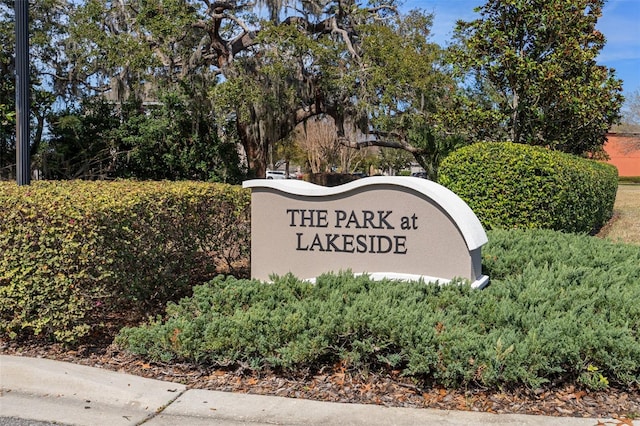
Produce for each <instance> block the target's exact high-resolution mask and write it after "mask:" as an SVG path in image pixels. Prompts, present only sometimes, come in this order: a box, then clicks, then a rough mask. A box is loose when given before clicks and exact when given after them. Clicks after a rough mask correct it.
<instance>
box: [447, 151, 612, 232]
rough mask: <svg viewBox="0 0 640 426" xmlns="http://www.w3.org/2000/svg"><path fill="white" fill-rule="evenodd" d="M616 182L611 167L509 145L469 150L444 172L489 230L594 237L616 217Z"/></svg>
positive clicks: (450, 159) (457, 153) (451, 157)
mask: <svg viewBox="0 0 640 426" xmlns="http://www.w3.org/2000/svg"><path fill="white" fill-rule="evenodd" d="M617 179H618V174H617V169H616V168H615V167H614V166H612V165H609V164H605V163H599V162H597V161H594V160H589V159H585V158H579V157H576V156H572V155H569V154H565V153H562V152H558V151H550V150H547V149H545V148H541V147H534V146H530V145H522V144H514V143H510V142H500V143H496V142H483V143H476V144H473V145H469V146H466V147H464V148H461V149H459V150H457V151H455V152H454V153H452V154H451V155H449V156H448V157H447V158H445V159H444V160H443V162H442V164H441V165H440V169H439V182H440V183H441V184H442V185H444V186H446V187H447V188H449V189H451V190H452V191H453V192H455V193H456V194H458V195H459V196H460V197H461V198H462V199H463V200H465V201H466V202H467V204H469V206H470V207H471V209H473V211H474V212H475V213H476V215H477V216H478V218H479V219H480V221H481V222H482V224H483V225H484V226H485V227H486V228H487V229H492V228H548V229H554V230H559V231H566V232H577V233H580V232H584V233H594V232H596V231H597V230H598V229H600V228H601V227H602V226H603V225H604V224H605V223H606V222H607V220H609V219H610V218H611V216H612V214H613V203H614V201H615V197H616V191H617V185H618V180H617Z"/></svg>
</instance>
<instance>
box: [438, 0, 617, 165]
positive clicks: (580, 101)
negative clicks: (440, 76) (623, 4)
mask: <svg viewBox="0 0 640 426" xmlns="http://www.w3.org/2000/svg"><path fill="white" fill-rule="evenodd" d="M604 1H605V0H550V1H538V0H508V1H503V0H487V1H486V3H485V4H484V5H483V6H481V7H479V8H478V9H477V11H478V12H479V13H480V17H479V18H478V19H476V20H473V21H470V22H462V21H461V22H458V24H457V27H456V38H457V39H458V43H457V44H454V45H453V46H452V47H451V49H450V51H449V53H450V58H449V60H450V62H451V64H452V66H453V67H454V68H455V69H456V70H457V72H458V73H459V75H460V77H461V79H462V81H463V82H474V81H475V83H476V84H477V86H476V88H478V89H479V90H480V93H481V94H482V96H480V97H475V98H467V100H466V101H460V103H461V105H460V106H461V107H463V108H464V109H465V110H466V113H463V114H462V115H461V116H460V117H459V118H460V119H461V120H462V121H463V122H464V120H465V119H466V118H468V119H469V122H470V127H478V126H479V127H480V128H481V129H486V131H483V130H478V129H475V131H472V132H470V133H471V134H474V133H476V134H477V133H481V134H484V135H485V136H488V137H491V131H492V130H493V138H492V139H489V140H504V139H508V140H510V141H512V142H516V143H526V144H530V145H542V146H547V147H551V148H553V149H557V150H560V151H563V152H568V153H572V154H577V155H583V154H587V153H591V154H601V153H602V145H603V144H604V142H605V136H606V133H607V131H608V129H609V128H610V127H611V125H612V124H614V123H615V122H616V121H617V120H618V119H619V111H620V107H621V104H622V101H623V97H622V95H621V91H622V82H621V80H619V79H617V78H616V77H615V74H614V70H613V69H609V68H607V67H604V66H600V65H597V63H596V59H597V57H598V55H599V54H600V52H601V50H602V48H603V47H604V45H605V37H604V35H603V34H602V33H601V32H599V31H598V30H597V29H596V24H597V22H598V18H599V17H600V16H601V13H602V6H603V4H604ZM476 93H477V92H476ZM496 125H497V129H499V130H497V129H496ZM485 140H487V139H485Z"/></svg>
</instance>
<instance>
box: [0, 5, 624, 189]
mask: <svg viewBox="0 0 640 426" xmlns="http://www.w3.org/2000/svg"><path fill="white" fill-rule="evenodd" d="M603 2H604V0H545V1H543V0H501V1H498V0H488V1H487V2H486V3H485V5H483V6H482V7H480V8H479V9H478V12H479V18H478V19H476V20H473V21H471V22H459V23H458V26H457V30H456V41H457V43H456V44H454V45H453V46H452V47H451V48H450V49H448V50H447V51H445V50H443V49H442V48H441V47H440V46H438V45H437V44H435V43H433V42H432V41H431V40H430V31H431V26H432V19H433V16H432V15H431V14H429V13H426V12H424V11H421V10H412V11H407V12H401V10H400V6H401V5H400V3H398V0H370V1H368V2H365V1H362V2H357V1H355V0H287V1H284V0H261V1H258V2H247V1H243V0H224V1H212V0H85V1H82V2H78V1H71V0H43V1H42V2H38V3H37V4H36V5H34V6H33V7H32V8H31V10H30V13H31V15H32V19H31V27H32V28H31V37H32V52H31V54H32V59H33V60H32V75H33V78H32V82H33V91H32V112H33V114H32V121H33V123H34V126H33V129H34V131H33V136H34V137H33V141H34V143H33V147H32V151H33V152H34V153H35V152H39V153H40V154H39V158H38V160H37V167H39V168H46V167H48V171H49V175H48V177H85V178H95V177H96V176H103V175H104V173H107V175H108V176H109V177H118V176H135V177H141V178H168V179H209V180H221V181H233V182H236V181H239V180H240V179H241V176H242V175H243V174H244V175H248V176H257V177H263V176H264V175H265V171H266V168H267V166H268V165H269V164H270V163H271V162H272V158H273V154H274V153H279V152H285V154H283V155H285V156H286V157H287V158H289V157H291V155H292V154H291V153H292V152H293V151H292V150H291V149H289V148H287V149H285V148H284V147H285V146H287V144H289V143H290V142H291V141H293V140H295V134H296V131H297V132H298V134H300V128H301V127H302V129H305V128H306V127H305V126H307V125H308V124H312V123H317V122H322V123H331V126H330V128H329V129H328V131H329V133H330V134H329V135H328V137H329V138H330V139H332V140H333V142H334V143H335V144H340V145H341V146H343V147H346V148H349V149H361V148H365V147H371V146H375V147H382V148H394V149H400V150H402V151H405V152H407V153H409V154H410V155H411V156H412V159H413V160H414V161H416V162H418V163H419V164H420V165H422V167H424V168H425V170H427V173H428V175H429V176H430V177H431V178H435V177H436V176H437V165H438V164H439V162H440V160H441V159H442V158H443V157H444V156H445V155H447V154H448V153H449V152H450V151H452V150H453V149H455V148H457V147H459V146H461V145H463V144H467V143H471V142H475V141H479V140H505V139H508V140H513V141H516V142H522V143H529V144H534V145H544V146H548V147H551V148H554V149H560V150H563V151H567V152H571V153H576V154H586V153H597V152H598V150H599V149H600V148H601V146H602V144H603V143H604V134H605V133H606V131H607V129H608V128H609V127H610V126H611V124H612V123H614V122H615V121H616V120H617V119H618V114H619V109H620V104H621V102H622V97H621V94H620V90H621V83H620V81H619V80H618V79H616V78H615V75H614V72H613V70H610V69H608V68H606V67H602V66H599V65H598V64H597V63H596V58H597V55H598V53H599V52H600V50H601V49H602V47H603V46H604V42H605V40H604V37H603V35H602V34H601V33H599V32H598V31H597V29H596V28H595V25H596V23H597V19H598V17H599V16H600V13H601V9H602V4H603ZM11 9H12V2H11V1H10V0H0V40H2V41H3V43H2V50H0V52H1V53H2V55H1V56H0V67H1V68H2V70H3V74H2V79H1V80H0V113H1V114H2V120H0V138H1V140H0V168H1V167H3V166H5V165H6V164H7V163H8V164H11V162H10V160H9V159H11V158H12V156H13V155H14V151H12V149H13V144H14V140H13V138H14V136H15V135H14V129H13V125H14V123H13V115H12V113H11V111H12V110H13V108H14V106H13V102H14V101H13V90H14V89H13V84H14V82H13V77H12V73H13V45H14V40H13V34H12V28H13V21H12V19H13V16H12V10H11ZM47 121H48V123H49V128H48V129H45V123H46V122H47ZM296 129H298V130H296ZM325 130H327V129H325ZM43 134H45V135H46V136H45V139H46V140H45V141H44V142H43V140H42V139H43ZM302 134H303V135H306V134H309V132H307V131H306V130H305V131H303V132H302ZM238 147H241V148H240V149H239V148H238ZM238 157H240V158H241V160H239V158H238ZM301 157H302V156H301ZM314 161H315V160H314ZM341 162H344V163H345V164H347V163H350V162H349V161H342V160H341Z"/></svg>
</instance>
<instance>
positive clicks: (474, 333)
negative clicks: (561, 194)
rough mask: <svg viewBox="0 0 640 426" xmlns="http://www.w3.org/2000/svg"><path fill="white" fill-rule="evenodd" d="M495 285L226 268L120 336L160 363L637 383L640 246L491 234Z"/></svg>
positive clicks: (471, 381) (502, 381)
mask: <svg viewBox="0 0 640 426" xmlns="http://www.w3.org/2000/svg"><path fill="white" fill-rule="evenodd" d="M488 235H489V243H488V244H487V246H485V248H484V249H483V262H484V267H485V270H486V272H488V273H489V275H490V276H491V280H492V281H491V285H490V286H488V287H487V288H485V289H484V290H481V291H479V290H473V289H471V288H470V286H469V285H468V284H466V283H465V282H462V281H458V282H454V283H453V284H451V285H446V286H440V285H438V284H433V283H431V284H424V283H409V282H390V281H372V280H370V279H369V278H367V277H366V276H357V277H356V276H353V275H351V274H349V273H341V274H337V275H335V274H330V275H323V276H321V277H319V278H318V279H317V282H316V284H310V283H307V282H302V281H300V280H298V279H296V278H294V277H292V276H284V277H276V278H275V279H274V281H273V283H271V284H265V283H262V282H259V281H255V280H254V281H250V280H238V279H235V278H229V277H228V278H224V277H218V278H216V279H214V280H213V281H211V282H209V283H207V284H205V285H201V286H197V287H196V288H195V289H194V295H193V297H190V298H185V299H183V300H181V301H180V302H179V303H170V304H169V305H168V307H167V312H166V316H165V317H162V318H156V319H155V320H153V321H151V322H149V323H148V324H146V325H144V326H140V327H134V328H126V329H123V330H122V332H121V333H120V334H119V335H118V337H117V338H116V343H117V344H118V345H120V346H121V347H123V348H125V349H126V350H129V351H131V352H133V353H136V354H139V355H143V356H146V357H149V358H150V359H152V360H156V361H164V362H169V361H178V362H182V361H188V362H196V363H200V364H203V365H209V366H229V365H248V366H251V367H253V368H256V369H261V368H272V369H273V368H276V369H285V370H293V369H308V368H311V369H316V370H317V369H321V368H322V367H323V366H327V365H329V366H330V365H334V364H335V363H336V362H338V361H341V362H342V364H343V365H345V366H348V367H349V368H351V369H354V370H362V371H373V370H380V369H394V370H395V369H400V370H401V371H402V372H403V373H404V374H405V375H408V376H411V377H413V378H415V380H417V381H421V382H426V383H436V384H440V385H444V386H473V385H478V384H479V385H481V386H489V387H500V386H511V385H523V384H524V385H526V386H531V387H538V386H542V385H544V384H545V383H549V382H553V383H567V382H570V383H576V384H580V385H583V386H586V387H588V388H601V387H605V386H607V385H609V384H614V385H619V386H630V385H632V384H634V383H635V384H638V382H639V380H640V334H639V333H638V330H640V304H638V303H637V301H638V300H640V248H639V247H637V246H628V245H621V244H614V243H611V242H607V241H603V240H598V239H596V238H594V237H589V236H586V235H571V234H563V233H558V232H553V231H549V230H533V231H532V230H493V231H489V233H488Z"/></svg>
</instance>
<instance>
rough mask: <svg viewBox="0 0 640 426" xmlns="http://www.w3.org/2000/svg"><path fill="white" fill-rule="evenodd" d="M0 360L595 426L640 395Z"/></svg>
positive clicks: (634, 408) (37, 348) (621, 413)
mask: <svg viewBox="0 0 640 426" xmlns="http://www.w3.org/2000/svg"><path fill="white" fill-rule="evenodd" d="M0 353H2V354H5V355H19V356H30V357H41V358H48V359H54V360H58V361H66V362H71V363H76V364H81V365H88V366H92V367H98V368H104V369H108V370H113V371H120V372H125V373H129V374H134V375H138V376H142V377H147V378H152V379H158V380H165V381H171V382H177V383H182V384H185V385H187V386H188V387H189V388H191V389H209V390H218V391H226V392H242V393H251V394H262V395H277V396H283V397H290V398H304V399H313V400H319V401H332V402H347V403H360V404H377V405H384V406H389V407H414V408H435V409H442V410H465V411H482V412H490V413H519V414H538V415H549V416H572V417H594V418H606V419H614V420H610V421H607V422H600V423H599V424H600V425H605V424H606V425H633V422H632V420H631V419H634V418H640V389H638V388H635V389H626V390H625V389H615V388H609V389H607V390H606V391H599V392H594V391H588V390H584V389H578V388H575V387H574V386H565V387H560V388H548V389H536V390H532V389H526V388H519V389H509V390H502V391H492V390H484V389H466V390H465V389H453V390H452V389H444V388H440V387H434V388H421V387H419V386H416V385H414V384H413V383H412V382H411V380H408V379H407V378H403V377H401V376H400V374H399V372H394V371H392V372H390V373H378V374H376V373H368V374H362V373H355V372H350V371H348V370H346V369H345V368H344V367H343V366H341V365H335V366H333V367H331V368H324V369H322V370H321V371H319V372H313V373H311V372H300V373H298V374H297V375H291V374H289V375H283V374H277V373H273V372H260V373H256V372H254V371H250V370H247V369H236V370H227V369H209V368H205V367H202V366H196V365H191V364H158V363H149V362H147V361H146V360H144V359H141V358H138V357H135V356H133V355H130V354H128V353H124V352H121V351H119V350H118V349H117V348H115V347H114V346H112V345H108V344H107V343H105V342H103V343H102V344H98V345H82V346H79V347H78V348H77V349H75V350H68V349H66V348H65V347H64V346H62V345H56V344H52V345H45V344H42V343H26V342H22V343H16V342H2V341H0Z"/></svg>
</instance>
